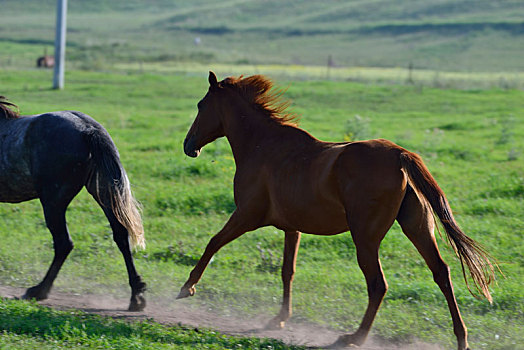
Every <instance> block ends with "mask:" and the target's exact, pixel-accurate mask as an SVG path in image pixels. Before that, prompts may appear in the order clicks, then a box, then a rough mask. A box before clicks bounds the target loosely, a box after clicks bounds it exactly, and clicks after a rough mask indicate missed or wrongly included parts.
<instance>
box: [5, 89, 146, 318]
mask: <svg viewBox="0 0 524 350" xmlns="http://www.w3.org/2000/svg"><path fill="white" fill-rule="evenodd" d="M15 109H16V106H15V105H14V104H12V103H10V102H7V101H6V99H5V97H3V96H0V202H9V203H18V202H23V201H28V200H31V199H35V198H38V199H40V202H41V204H42V207H43V210H44V217H45V222H46V224H47V227H48V228H49V231H51V234H52V235H53V243H54V250H55V256H54V259H53V262H52V263H51V266H50V267H49V270H48V271H47V274H46V275H45V277H44V279H43V280H42V282H40V283H39V284H37V285H36V286H34V287H31V288H29V289H28V290H27V291H26V293H25V295H24V296H23V298H25V299H36V300H42V299H46V298H47V296H48V294H49V291H50V290H51V287H52V285H53V281H54V280H55V278H56V276H57V275H58V272H59V271H60V268H61V266H62V264H63V263H64V261H65V259H66V258H67V256H68V254H69V253H70V252H71V250H72V249H73V242H72V240H71V237H70V236H69V232H68V229H67V225H66V218H65V213H66V209H67V206H68V205H69V203H70V202H71V200H73V198H74V197H75V196H76V195H77V194H78V192H80V190H81V189H82V188H83V187H84V186H85V187H86V188H87V191H88V192H89V193H90V194H91V195H92V196H93V197H94V198H95V200H96V201H97V202H98V204H99V205H100V206H101V207H102V209H103V210H104V213H105V215H106V217H107V219H108V220H109V223H110V225H111V229H112V230H113V238H114V240H115V242H116V244H117V245H118V248H119V249H120V251H121V252H122V255H123V256H124V260H125V263H126V267H127V272H128V274H129V284H130V286H131V291H132V294H131V302H130V304H129V310H130V311H139V310H142V309H144V307H145V304H146V301H145V298H144V296H143V294H144V291H145V289H146V284H145V283H144V282H143V281H142V279H141V277H140V276H139V275H138V273H137V272H136V269H135V265H134V262H133V257H132V255H131V248H132V247H133V246H139V247H144V246H145V241H144V229H143V227H142V220H141V217H140V212H139V210H138V206H137V202H136V201H135V199H134V198H133V195H132V194H131V189H130V185H129V181H128V178H127V175H126V172H125V170H124V168H123V167H122V164H121V163H120V158H119V154H118V151H117V149H116V146H115V144H114V143H113V141H112V140H111V137H110V136H109V134H108V133H107V131H106V130H105V129H104V128H103V127H102V125H100V124H99V123H98V122H96V121H95V120H94V119H93V118H91V117H90V116H88V115H86V114H83V113H80V112H73V111H61V112H52V113H45V114H39V115H32V116H20V115H19V114H18V112H17V111H15Z"/></svg>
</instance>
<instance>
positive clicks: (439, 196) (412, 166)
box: [400, 150, 495, 303]
mask: <svg viewBox="0 0 524 350" xmlns="http://www.w3.org/2000/svg"><path fill="white" fill-rule="evenodd" d="M400 164H401V166H402V169H403V170H404V171H405V172H406V174H407V175H408V182H409V184H410V185H411V187H413V189H414V190H415V192H416V193H417V196H418V197H419V198H420V199H421V200H422V201H423V202H425V203H429V206H431V208H432V209H433V212H434V213H435V214H436V215H437V216H438V218H439V220H440V222H441V223H442V225H443V227H444V230H445V231H446V237H447V239H448V242H449V243H450V245H451V246H452V247H453V250H454V251H455V253H456V255H457V256H458V257H459V259H460V264H461V266H462V274H463V276H464V280H465V281H466V285H467V287H468V290H469V291H470V293H471V294H472V295H473V296H475V297H477V296H476V295H475V294H474V293H473V292H472V291H471V289H470V287H469V283H468V280H467V278H466V271H465V269H464V263H465V264H466V265H467V267H468V269H469V272H470V275H471V278H472V279H473V282H474V284H475V287H476V289H477V291H479V292H480V293H482V294H483V295H484V296H485V297H486V299H488V301H489V302H490V303H491V302H492V298H491V294H490V292H489V288H488V287H489V285H490V284H491V282H493V281H494V279H495V274H494V267H493V264H492V263H491V261H490V256H489V254H488V252H487V251H486V249H484V248H483V247H482V246H481V245H480V244H479V243H477V242H475V241H474V240H473V239H471V238H470V237H468V236H466V234H465V233H464V232H462V230H461V229H460V228H459V227H458V225H457V222H456V221H455V218H454V217H453V214H452V212H451V208H450V206H449V203H448V200H447V199H446V196H445V195H444V192H443V191H442V189H441V188H440V187H439V185H438V184H437V182H436V181H435V179H434V178H433V176H431V174H430V172H429V170H428V168H427V167H426V166H425V165H424V162H423V161H422V158H421V157H420V156H419V155H417V154H415V153H412V152H409V151H406V150H404V151H403V152H402V153H401V154H400Z"/></svg>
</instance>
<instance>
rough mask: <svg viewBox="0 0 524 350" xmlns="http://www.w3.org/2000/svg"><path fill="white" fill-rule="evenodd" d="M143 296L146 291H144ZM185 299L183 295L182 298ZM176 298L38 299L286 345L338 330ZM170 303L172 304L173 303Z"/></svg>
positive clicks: (12, 292) (7, 290) (371, 349)
mask: <svg viewBox="0 0 524 350" xmlns="http://www.w3.org/2000/svg"><path fill="white" fill-rule="evenodd" d="M24 292H25V289H23V288H15V287H9V286H1V285H0V297H4V298H19V297H20V296H21V295H23V294H24ZM146 297H147V295H146ZM186 300H187V299H186ZM186 300H178V301H176V303H169V304H170V305H168V303H162V301H155V300H151V299H150V298H149V299H148V300H147V302H148V304H147V307H146V309H145V310H144V311H142V312H128V311H127V310H126V309H127V306H128V300H127V299H116V298H113V297H110V296H101V295H89V294H88V295H79V294H71V293H62V292H58V291H55V290H53V291H52V292H51V293H50V297H49V299H47V300H44V301H41V302H39V304H40V305H44V306H48V307H52V308H54V309H58V310H68V309H77V310H81V311H84V312H87V313H92V314H97V315H103V316H109V317H113V318H117V319H120V320H127V321H137V320H146V319H153V320H155V321H156V322H158V323H162V324H166V325H184V326H188V327H195V328H197V327H202V328H208V329H213V330H216V331H218V332H221V333H224V334H229V335H237V336H246V337H247V336H249V337H260V338H272V339H279V340H282V341H283V342H284V343H286V344H290V345H305V346H312V347H320V348H321V347H322V346H326V345H328V344H331V343H333V342H334V341H335V340H336V339H337V338H338V336H339V335H341V333H340V332H335V331H333V330H329V329H326V328H323V327H320V326H318V325H315V324H305V323H294V322H293V321H292V320H291V321H290V322H288V323H286V327H285V328H284V329H282V330H266V329H265V328H264V326H265V324H266V322H267V321H268V319H267V317H266V318H264V319H262V318H250V319H240V318H238V317H235V316H224V315H217V314H215V313H213V312H211V311H209V310H204V309H196V308H195V307H194V306H191V305H190V304H189V301H186ZM173 305H174V306H173ZM359 349H362V350H383V349H388V350H415V349H423V350H442V348H440V347H438V346H436V345H431V344H425V343H420V342H416V343H413V344H409V345H402V346H399V345H394V344H381V343H380V342H379V341H377V340H375V339H372V338H371V339H368V340H367V342H366V344H364V346H362V347H360V348H359Z"/></svg>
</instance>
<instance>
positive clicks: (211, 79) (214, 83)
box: [208, 71, 218, 88]
mask: <svg viewBox="0 0 524 350" xmlns="http://www.w3.org/2000/svg"><path fill="white" fill-rule="evenodd" d="M208 80H209V87H211V88H217V87H218V80H217V76H216V75H215V73H213V72H212V71H209V78H208Z"/></svg>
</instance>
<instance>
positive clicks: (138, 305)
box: [127, 295, 146, 312]
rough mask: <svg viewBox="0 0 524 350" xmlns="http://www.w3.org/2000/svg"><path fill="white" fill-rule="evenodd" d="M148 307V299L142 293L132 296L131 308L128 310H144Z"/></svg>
mask: <svg viewBox="0 0 524 350" xmlns="http://www.w3.org/2000/svg"><path fill="white" fill-rule="evenodd" d="M145 308H146V299H145V298H144V297H143V296H142V295H137V296H135V297H131V302H130V303H129V308H128V309H127V311H133V312H137V311H142V310H144V309H145Z"/></svg>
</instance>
